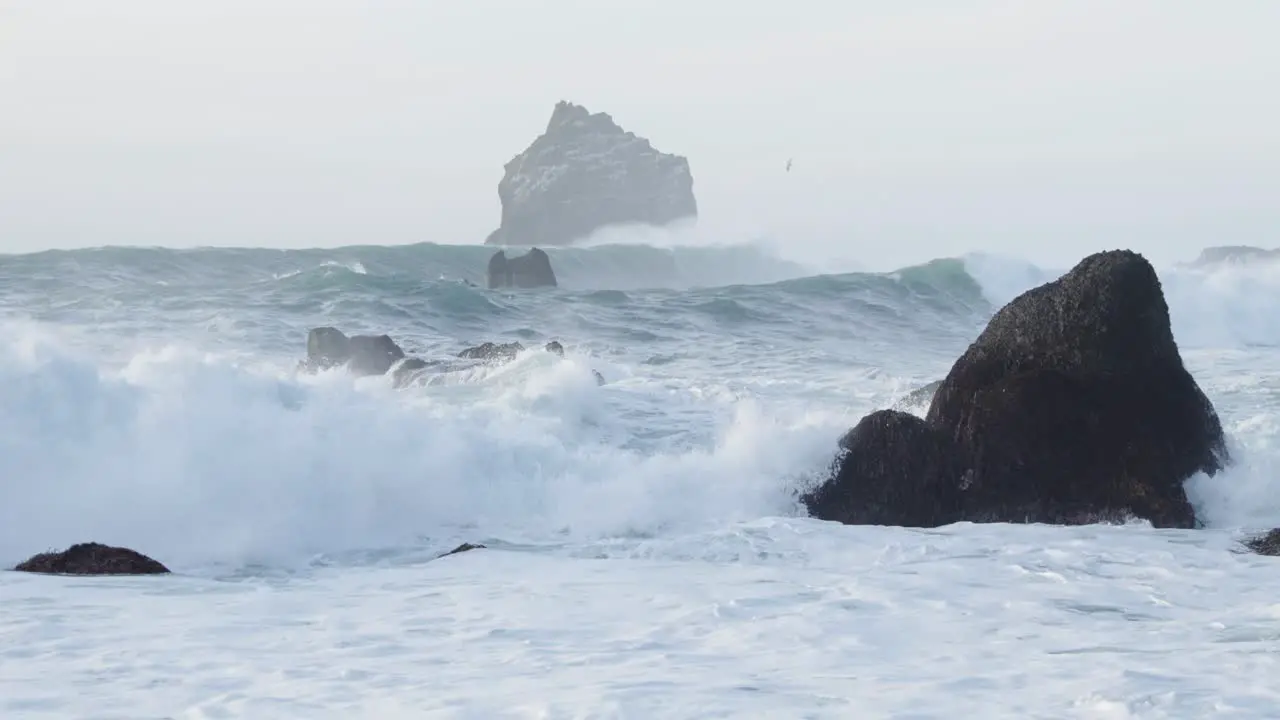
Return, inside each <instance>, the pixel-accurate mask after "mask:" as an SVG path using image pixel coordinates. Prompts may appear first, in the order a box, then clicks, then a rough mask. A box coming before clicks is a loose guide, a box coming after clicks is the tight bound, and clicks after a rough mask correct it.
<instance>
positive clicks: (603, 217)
mask: <svg viewBox="0 0 1280 720" xmlns="http://www.w3.org/2000/svg"><path fill="white" fill-rule="evenodd" d="M498 198H499V200H500V201H501V202H502V222H501V224H500V225H499V227H498V229H497V230H494V231H493V232H492V233H491V234H490V235H489V237H488V239H486V240H485V244H487V245H550V246H556V245H569V244H571V243H573V242H574V241H576V240H579V239H582V238H584V237H587V236H588V235H590V234H591V233H592V232H594V231H596V230H598V229H600V228H603V227H607V226H609V225H620V224H641V225H648V226H658V227H660V226H664V225H669V224H671V223H674V222H676V221H678V220H684V219H693V218H696V217H697V215H698V204H697V201H696V200H695V199H694V196H693V175H692V173H691V172H690V171H689V161H688V160H687V159H686V158H684V157H681V156H678V155H669V154H666V153H662V152H659V151H658V150H656V149H655V148H654V147H653V145H651V144H650V143H649V141H648V140H645V139H644V138H642V137H637V136H636V135H635V134H634V133H630V132H627V131H625V130H623V129H622V128H621V127H619V126H618V124H617V123H615V122H614V121H613V118H611V117H609V115H607V114H606V113H594V114H593V113H590V112H588V111H587V109H586V108H584V107H582V106H580V105H574V104H573V103H569V102H564V101H561V102H559V103H557V104H556V106H555V109H554V110H553V111H552V113H551V120H550V121H549V122H548V123H547V129H546V131H545V132H543V134H542V135H540V136H539V137H538V138H537V139H536V140H534V141H533V143H532V144H531V145H530V146H529V147H528V148H527V149H525V151H524V152H522V153H520V154H519V155H517V156H515V157H514V158H512V160H511V161H510V162H508V163H507V164H506V166H505V168H504V173H503V177H502V181H501V182H499V183H498Z"/></svg>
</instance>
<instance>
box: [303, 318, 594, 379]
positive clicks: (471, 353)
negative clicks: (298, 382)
mask: <svg viewBox="0 0 1280 720" xmlns="http://www.w3.org/2000/svg"><path fill="white" fill-rule="evenodd" d="M524 349H525V347H524V345H522V344H521V343H519V342H509V343H493V342H486V343H482V344H480V345H476V346H475V347H469V348H466V349H465V350H462V351H461V352H459V353H458V354H457V355H456V356H455V357H456V358H457V359H456V360H449V359H447V358H446V359H432V360H426V359H423V358H419V357H409V356H407V355H405V353H404V351H403V350H401V349H400V346H399V345H397V344H396V343H395V341H394V340H392V339H391V338H390V337H389V336H387V335H355V336H351V337H348V336H347V335H345V334H344V333H343V332H342V331H340V330H338V329H336V328H332V327H320V328H313V329H312V330H311V331H310V332H309V333H308V334H307V359H306V360H303V361H302V362H300V363H299V364H298V366H299V369H300V370H305V371H310V372H315V371H317V370H324V369H327V368H332V367H339V366H344V365H345V366H346V368H347V369H348V371H349V372H351V373H353V374H355V375H385V374H387V372H388V371H391V384H392V387H395V388H399V389H403V388H406V387H409V386H411V385H414V384H417V382H418V380H419V379H420V378H422V377H423V376H424V375H428V374H433V375H439V374H441V373H448V372H456V371H461V370H466V369H468V368H473V367H475V365H476V363H475V362H474V361H480V362H481V363H486V364H493V363H505V362H511V361H512V360H515V359H516V356H517V355H518V354H519V353H520V352H522V351H523V350H524ZM543 349H544V350H546V351H547V352H549V353H552V354H553V355H556V356H558V357H564V345H561V344H560V341H558V340H552V341H550V342H548V343H547V344H546V345H544V346H543ZM462 361H467V362H462ZM591 372H592V374H593V375H594V376H595V379H596V383H597V384H599V385H603V384H605V380H604V376H603V375H601V374H600V373H599V372H597V371H595V370H592V371H591Z"/></svg>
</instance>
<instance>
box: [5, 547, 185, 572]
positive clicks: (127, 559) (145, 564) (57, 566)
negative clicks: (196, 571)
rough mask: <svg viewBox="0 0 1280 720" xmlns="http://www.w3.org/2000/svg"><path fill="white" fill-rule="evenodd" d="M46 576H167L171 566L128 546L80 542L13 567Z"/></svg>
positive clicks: (20, 570)
mask: <svg viewBox="0 0 1280 720" xmlns="http://www.w3.org/2000/svg"><path fill="white" fill-rule="evenodd" d="M14 570H17V571H18V572H29V573H43V574H47V575H166V574H168V573H169V568H167V567H165V566H164V565H161V564H160V563H159V562H157V561H155V560H152V559H151V558H149V557H147V556H146V555H143V554H142V553H139V552H134V551H133V550H129V549H127V548H119V547H111V546H109V545H102V544H99V543H92V542H91V543H80V544H78V545H72V546H71V547H69V548H67V549H66V550H64V551H62V552H53V553H41V554H39V555H36V556H34V557H32V558H31V559H30V560H27V561H26V562H23V563H21V564H19V565H18V566H17V567H15V568H14Z"/></svg>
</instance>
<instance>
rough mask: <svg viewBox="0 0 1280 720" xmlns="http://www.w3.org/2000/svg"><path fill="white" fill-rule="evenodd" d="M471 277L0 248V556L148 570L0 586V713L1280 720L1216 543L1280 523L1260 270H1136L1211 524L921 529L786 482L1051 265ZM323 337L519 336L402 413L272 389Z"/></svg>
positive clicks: (1262, 583)
mask: <svg viewBox="0 0 1280 720" xmlns="http://www.w3.org/2000/svg"><path fill="white" fill-rule="evenodd" d="M491 252H492V249H491V248H484V247H476V246H467V247H463V246H446V245H431V244H424V245H415V246H404V247H350V248H342V249H335V250H307V251H279V250H263V249H203V250H165V249H142V248H103V249H93V250H76V251H50V252H42V253H36V254H30V255H18V256H4V257H0V289H2V291H3V293H2V295H0V297H3V303H2V304H0V334H3V338H2V342H0V564H4V565H5V566H6V567H12V566H13V565H14V564H16V563H18V562H19V561H21V560H23V559H25V558H27V557H29V556H31V555H32V554H34V553H37V552H43V551H46V550H49V549H61V548H65V547H67V546H69V545H71V544H73V543H78V542H87V541H91V540H92V541H98V542H103V543H109V544H113V545H120V546H124V547H130V548H134V549H137V550H139V551H141V552H144V553H146V554H148V555H150V556H151V557H154V558H156V559H157V560H160V561H162V562H163V563H164V564H165V565H166V566H168V567H169V568H170V569H172V570H174V572H175V574H174V575H172V576H166V577H153V578H146V577H143V578H66V577H48V576H30V575H23V574H19V573H0V627H3V628H4V632H5V639H6V642H5V643H3V648H0V714H2V715H3V716H4V717H15V718H16V717H22V718H44V717H50V718H52V717H103V718H105V717H113V718H114V717H179V716H181V717H241V716H243V717H272V718H284V717H289V718H294V717H296V718H329V717H333V718H351V717H377V718H391V717H423V716H432V717H437V716H439V717H469V718H501V717H542V718H560V717H566V718H567V717H633V718H657V717H662V718H695V717H696V718H706V717H837V718H848V717H868V718H870V717H912V718H954V717H984V718H1003V717H1008V718H1029V717H1036V718H1057V717H1062V718H1066V717H1097V718H1163V717H1196V718H1202V717H1238V718H1259V717H1280V712H1278V711H1277V710H1276V708H1280V685H1277V684H1276V682H1275V678H1276V677H1277V672H1278V671H1280V663H1278V662H1277V660H1276V658H1277V657H1280V655H1277V651H1280V599H1278V598H1280V561H1277V560H1276V559H1275V558H1267V557H1260V556H1257V555H1252V554H1247V553H1242V552H1239V550H1240V548H1239V540H1240V539H1241V538H1242V537H1244V536H1245V535H1246V534H1247V533H1250V532H1254V531H1257V530H1262V529H1267V528H1270V527H1274V526H1277V525H1280V493H1278V492H1277V491H1278V490H1280V462H1277V461H1278V460H1280V446H1278V445H1277V441H1280V315H1278V314H1277V313H1276V312H1275V308H1277V307H1280V264H1275V263H1270V264H1267V263H1259V264H1254V265H1223V266H1216V267H1199V268H1193V267H1158V268H1157V270H1158V271H1159V273H1160V278H1161V281H1162V283H1163V287H1164V292H1165V296H1166V298H1167V300H1168V303H1169V307H1170V312H1171V316H1172V322H1173V329H1174V335H1175V338H1176V340H1177V342H1178V345H1179V348H1180V350H1181V353H1182V356H1183V359H1184V360H1185V362H1186V365H1187V368H1188V369H1189V370H1190V372H1191V373H1192V374H1193V375H1194V376H1195V378H1196V380H1197V381H1198V382H1199V384H1200V386H1201V387H1202V388H1203V389H1204V391H1205V393H1206V394H1207V395H1208V396H1209V398H1210V400H1212V402H1213V403H1214V405H1215V407H1216V408H1217V411H1218V413H1219V415H1220V417H1221V419H1222V423H1223V427H1224V428H1225V430H1226V433H1227V441H1228V444H1229V446H1230V449H1231V452H1232V455H1233V457H1234V459H1235V463H1234V464H1233V465H1232V466H1231V467H1230V468H1229V469H1228V470H1227V471H1226V472H1224V473H1220V474H1218V475H1216V476H1214V477H1212V478H1206V477H1194V478H1192V479H1191V480H1190V481H1189V482H1188V484H1187V487H1188V492H1189V495H1190V496H1191V499H1192V501H1193V503H1194V505H1195V506H1196V509H1197V513H1198V515H1199V516H1200V517H1202V518H1203V519H1204V520H1205V521H1206V523H1207V525H1208V528H1207V529H1204V530H1195V531H1181V530H1178V531H1174V530H1155V529H1152V528H1151V527H1150V526H1149V525H1148V524H1146V523H1140V522H1134V523H1130V524H1128V525H1123V526H1109V525H1095V526H1083V527H1049V526H1038V525H1002V524H993V525H972V524H967V523H962V524H958V525H951V526H946V527H942V528H937V529H930V530H922V529H904V528H887V527H848V526H842V525H838V524H835V523H826V522H820V521H817V520H814V519H811V518H808V517H806V516H805V513H804V511H803V509H802V506H801V505H800V504H799V502H798V500H797V497H798V493H799V492H800V491H802V490H803V489H805V488H807V487H810V486H811V485H812V484H813V483H814V482H816V481H818V480H819V479H821V478H822V477H824V476H825V474H826V473H827V472H828V471H829V468H830V464H831V461H832V458H833V456H834V453H835V451H836V441H837V439H838V438H839V437H840V436H841V434H843V433H844V432H845V431H846V430H847V429H848V428H849V427H851V426H852V425H853V424H854V423H855V422H857V420H858V418H860V417H862V416H863V415H864V414H865V413H867V412H869V411H871V410H873V409H876V408H883V407H890V406H894V405H895V404H899V405H901V404H902V402H903V398H904V397H906V396H907V395H908V394H909V393H910V392H911V391H912V390H914V389H916V388H918V387H920V386H923V385H925V384H927V383H929V382H932V381H934V380H937V379H939V378H941V377H942V376H943V375H945V374H946V372H947V370H948V369H949V368H950V366H951V364H952V363H953V362H954V361H955V359H956V357H957V356H958V355H959V354H960V353H961V352H962V351H963V350H964V349H965V347H966V346H967V345H968V344H969V343H970V342H971V341H972V340H973V339H974V338H975V337H976V336H977V334H978V333H979V332H980V331H981V329H982V327H983V325H984V324H985V322H986V321H987V319H989V318H990V316H991V314H992V312H993V311H994V310H995V309H997V308H998V307H1000V305H1002V304H1003V303H1005V302H1007V301H1009V300H1010V299H1012V298H1013V297H1014V296H1015V295H1017V294H1018V293H1020V292H1022V291H1023V290H1026V289H1028V288H1030V287H1033V286H1035V285H1038V284H1040V283H1043V282H1046V281H1048V280H1051V279H1053V278H1055V277H1057V276H1058V275H1060V274H1061V273H1062V272H1063V271H1065V270H1066V268H1038V267H1034V266H1032V265H1029V264H1027V263H1022V262H1019V261H1016V260H1011V259H1007V258H996V257H991V256H985V255H974V256H968V257H964V258H959V259H940V260H935V261H933V262H929V263H926V264H923V265H918V266H913V267H909V268H903V269H901V270H898V271H896V272H891V273H849V274H834V275H833V274H820V271H821V270H822V269H821V268H812V267H807V266H805V265H802V264H798V263H792V262H787V261H784V260H781V259H779V258H777V257H775V256H773V255H771V254H770V253H768V252H765V251H763V250H760V249H757V248H754V247H749V246H741V247H721V248H705V247H704V248H693V247H676V248H655V247H648V246H626V245H603V246H598V247H584V248H570V249H554V250H551V251H550V254H551V258H552V262H553V263H554V266H555V271H556V274H557V276H558V278H559V287H558V288H554V289H540V290H486V289H484V287H483V286H484V271H485V263H486V260H487V258H488V256H489V255H490V254H491ZM319 326H332V327H337V328H340V329H342V330H343V331H344V332H346V333H348V334H357V333H369V334H375V335H376V334H382V333H386V334H388V335H390V336H391V337H392V338H394V339H395V340H396V342H397V343H399V344H400V345H401V346H402V347H403V348H404V349H405V350H406V351H407V352H410V354H412V355H415V356H418V357H422V358H428V359H431V358H448V357H452V356H455V355H456V354H457V352H458V351H460V350H462V349H463V348H465V347H468V346H473V345H478V344H480V343H483V342H487V341H491V342H511V341H519V342H521V343H522V344H523V345H525V346H526V347H528V348H530V349H529V350H526V351H524V352H522V353H520V355H519V356H518V357H517V358H516V360H515V361H513V362H510V363H506V364H498V365H479V366H476V367H474V368H469V369H466V370H462V371H459V372H452V373H441V374H439V375H435V376H433V377H431V378H430V380H429V381H427V382H425V383H423V384H420V385H416V386H412V387H408V388H399V389H398V388H394V387H392V384H391V382H390V381H389V379H388V378H387V377H364V378H357V377H352V376H351V375H349V374H347V373H346V372H344V371H342V370H330V371H325V372H321V373H318V374H308V373H302V372H299V371H298V361H299V360H300V359H302V358H303V357H304V356H305V354H306V338H307V332H308V330H309V329H310V328H313V327H319ZM551 340H556V341H559V342H560V343H562V344H563V346H564V348H565V350H566V352H565V354H564V356H563V357H560V356H558V355H556V354H554V353H550V352H546V351H544V350H543V349H542V346H543V344H544V343H546V342H549V341H551ZM593 372H599V373H600V375H601V376H602V377H603V379H604V384H603V385H601V384H598V382H597V380H596V377H595V375H594V374H593ZM906 407H907V409H909V410H910V411H912V412H916V413H923V411H924V409H925V408H924V407H923V406H920V405H919V404H917V405H915V406H910V405H907V406H906ZM463 542H470V543H478V544H483V545H484V546H485V548H484V549H483V550H479V551H474V552H468V553H463V554H459V555H453V556H449V557H443V558H439V559H436V557H437V556H438V555H439V554H440V553H442V552H444V551H445V550H448V549H449V548H452V547H454V546H456V545H458V544H459V543H463Z"/></svg>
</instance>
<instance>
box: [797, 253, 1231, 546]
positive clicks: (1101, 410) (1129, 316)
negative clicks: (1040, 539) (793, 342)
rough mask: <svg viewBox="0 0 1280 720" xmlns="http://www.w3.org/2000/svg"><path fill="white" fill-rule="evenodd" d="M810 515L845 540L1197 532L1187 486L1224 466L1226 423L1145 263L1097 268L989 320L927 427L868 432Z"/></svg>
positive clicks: (1040, 290)
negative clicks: (1124, 530)
mask: <svg viewBox="0 0 1280 720" xmlns="http://www.w3.org/2000/svg"><path fill="white" fill-rule="evenodd" d="M841 444H842V449H841V455H840V456H838V457H837V460H836V463H835V466H834V468H833V474H832V477H831V478H830V479H829V480H827V481H826V482H825V483H824V484H823V485H821V486H820V487H818V488H816V489H814V490H813V491H811V492H809V493H808V494H806V495H805V496H804V497H803V498H802V499H803V501H804V502H805V504H806V505H807V507H808V508H809V512H810V513H811V514H812V515H814V516H815V517H819V518H822V519H827V520H838V521H841V522H845V523H849V524H867V523H874V524H887V525H911V526H925V527H928V526H936V525H942V524H947V523H950V522H956V521H961V520H968V521H972V522H1042V523H1052V524H1078V523H1089V522H1099V521H1113V520H1121V519H1124V518H1126V517H1130V516H1136V517H1139V518H1144V519H1146V520H1149V521H1150V522H1151V523H1152V524H1153V525H1155V526H1157V527H1178V528H1190V527H1194V526H1195V525H1196V524H1197V520H1196V517H1195V512H1194V510H1193V508H1192V507H1191V504H1190V502H1189V501H1188V500H1187V496H1186V492H1185V491H1184V489H1183V484H1184V482H1185V481H1186V480H1187V479H1188V478H1189V477H1191V476H1192V475H1194V474H1195V473H1198V472H1204V473H1206V474H1210V475H1211V474H1214V473H1215V472H1217V471H1218V470H1219V469H1221V467H1222V464H1223V463H1224V462H1226V460H1227V456H1226V449H1225V444H1224V437H1223V432H1222V426H1221V423H1220V422H1219V420H1218V416H1217V413H1216V412H1215V411H1214V408H1213V406H1212V404H1211V403H1210V402H1209V400H1208V398H1206V397H1205V395H1204V393H1203V392H1201V390H1200V388H1199V386H1198V385H1197V384H1196V382H1195V380H1194V378H1192V377H1191V375H1190V373H1188V372H1187V370H1186V369H1185V367H1184V366H1183V364H1182V358H1181V355H1180V354H1179V352H1178V348H1177V345H1176V344H1175V343H1174V339H1173V333H1172V331H1171V329H1170V323H1169V309H1168V306H1167V304H1166V303H1165V299H1164V294H1163V291H1162V290H1161V286H1160V280H1159V278H1158V277H1157V275H1156V272H1155V269H1154V268H1152V267H1151V265H1150V264H1149V263H1148V262H1147V261H1146V260H1145V259H1144V258H1143V257H1142V256H1140V255H1138V254H1136V253H1132V252H1128V251H1112V252H1104V253H1098V254H1095V255H1091V256H1089V257H1087V258H1085V259H1084V260H1083V261H1081V262H1080V263H1079V264H1078V265H1076V267H1074V268H1073V269H1072V270H1071V271H1070V272H1068V273H1067V274H1066V275H1064V276H1062V277H1061V278H1059V279H1058V280H1055V281H1053V282H1050V283H1047V284H1045V285H1042V286H1040V287H1037V288H1033V289H1032V290H1029V291H1027V292H1026V293H1023V294H1022V295H1020V296H1019V297H1017V298H1015V299H1014V300H1013V301H1012V302H1010V303H1009V304H1008V305H1006V306H1005V307H1004V308H1002V309H1001V310H1000V311H999V312H997V313H996V314H995V316H994V317H992V319H991V321H990V322H989V323H988V325H987V328H986V329H985V330H984V331H983V332H982V334H981V335H980V336H979V337H978V339H977V340H975V341H974V342H973V344H972V345H970V347H969V349H968V350H967V351H965V353H964V354H963V355H962V356H961V357H960V358H959V359H958V360H957V361H956V362H955V364H954V365H953V366H952V368H951V371H950V372H949V373H948V374H947V376H946V378H945V379H944V380H943V381H942V384H941V385H940V386H938V388H937V390H936V392H935V394H934V397H933V400H932V403H931V405H930V407H929V412H928V415H927V416H926V418H925V419H924V420H920V419H919V418H916V417H914V416H909V415H906V414H905V413H900V412H896V411H880V412H878V413H874V414H872V415H871V416H868V417H867V418H864V419H863V421H862V422H861V423H859V424H858V426H857V427H855V428H854V429H853V430H852V431H851V432H850V433H849V434H848V435H846V436H845V439H844V440H843V441H842V443H841Z"/></svg>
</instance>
